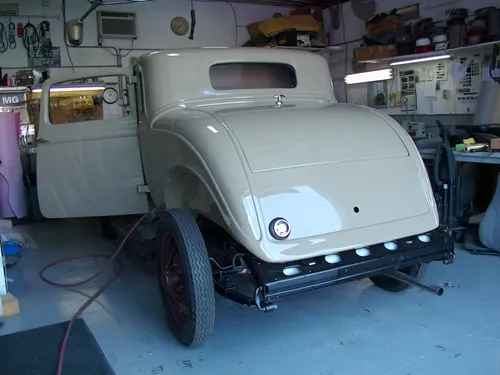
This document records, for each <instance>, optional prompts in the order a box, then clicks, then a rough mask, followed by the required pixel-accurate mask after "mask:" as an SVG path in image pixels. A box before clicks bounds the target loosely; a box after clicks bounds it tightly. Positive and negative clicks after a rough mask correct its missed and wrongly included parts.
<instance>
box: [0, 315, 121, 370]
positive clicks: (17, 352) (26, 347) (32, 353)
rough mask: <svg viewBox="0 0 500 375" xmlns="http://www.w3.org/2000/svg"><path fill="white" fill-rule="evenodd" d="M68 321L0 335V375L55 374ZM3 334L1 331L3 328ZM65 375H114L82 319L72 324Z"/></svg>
mask: <svg viewBox="0 0 500 375" xmlns="http://www.w3.org/2000/svg"><path fill="white" fill-rule="evenodd" d="M67 326H68V322H64V323H59V324H54V325H50V326H46V327H41V328H35V329H31V330H29V331H23V332H17V333H13V334H10V335H5V336H0V374H2V375H54V374H55V373H56V370H57V360H58V358H59V350H60V348H61V342H62V339H63V337H64V332H65V331H66V327H67ZM0 334H1V331H0ZM62 373H63V375H83V374H86V375H91V374H99V375H115V373H114V371H113V370H112V369H111V366H110V365H109V363H108V360H107V359H106V357H105V356H104V354H103V353H102V351H101V348H100V347H99V344H97V341H96V339H95V338H94V336H93V335H92V332H90V329H89V328H88V327H87V324H85V322H84V321H83V320H82V319H78V320H76V321H75V323H74V324H73V328H72V329H71V333H70V335H69V340H68V344H67V346H66V354H65V358H64V366H63V371H62Z"/></svg>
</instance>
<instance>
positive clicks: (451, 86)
mask: <svg viewBox="0 0 500 375" xmlns="http://www.w3.org/2000/svg"><path fill="white" fill-rule="evenodd" d="M483 65H484V62H483V55H482V53H481V52H478V53H471V54H465V55H463V56H460V55H459V56H455V59H453V60H438V61H432V62H424V63H416V64H408V65H401V66H397V67H394V74H393V76H394V82H392V81H389V83H388V85H387V86H388V88H390V89H389V93H388V96H389V98H391V97H397V98H398V99H396V100H389V101H388V103H389V107H390V106H391V105H392V106H393V108H389V109H388V111H389V113H390V114H394V115H396V114H402V115H404V114H406V113H408V114H409V115H414V114H424V115H439V114H474V112H475V110H476V105H477V98H478V96H479V92H480V90H481V84H482V81H483ZM411 76H415V77H416V78H415V85H414V87H415V88H414V92H410V91H411V90H409V89H410V88H409V87H408V78H407V77H411ZM412 88H413V86H412ZM409 103H415V105H413V104H412V105H409Z"/></svg>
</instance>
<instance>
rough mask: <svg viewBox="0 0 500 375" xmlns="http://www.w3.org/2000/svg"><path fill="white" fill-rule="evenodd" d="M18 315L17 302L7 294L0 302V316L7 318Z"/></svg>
mask: <svg viewBox="0 0 500 375" xmlns="http://www.w3.org/2000/svg"><path fill="white" fill-rule="evenodd" d="M17 314H19V300H18V299H17V298H16V297H14V296H13V295H12V294H10V293H7V294H6V295H5V296H2V298H1V301H0V316H2V317H8V316H14V315H17Z"/></svg>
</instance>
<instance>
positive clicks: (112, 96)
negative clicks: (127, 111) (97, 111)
mask: <svg viewBox="0 0 500 375" xmlns="http://www.w3.org/2000/svg"><path fill="white" fill-rule="evenodd" d="M102 100H104V101H105V102H106V103H107V104H114V103H116V101H117V100H118V91H116V90H115V89H114V88H112V87H107V88H106V89H104V91H103V92H102Z"/></svg>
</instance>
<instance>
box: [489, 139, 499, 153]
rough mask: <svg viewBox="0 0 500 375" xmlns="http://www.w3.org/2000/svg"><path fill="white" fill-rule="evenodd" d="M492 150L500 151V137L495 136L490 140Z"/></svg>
mask: <svg viewBox="0 0 500 375" xmlns="http://www.w3.org/2000/svg"><path fill="white" fill-rule="evenodd" d="M490 150H492V151H500V138H493V139H492V140H491V141H490Z"/></svg>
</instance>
